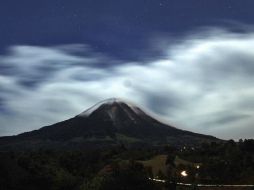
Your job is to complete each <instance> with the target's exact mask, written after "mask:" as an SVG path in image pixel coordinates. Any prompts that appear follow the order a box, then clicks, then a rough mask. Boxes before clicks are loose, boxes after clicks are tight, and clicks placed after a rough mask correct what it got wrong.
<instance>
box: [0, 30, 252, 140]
mask: <svg viewBox="0 0 254 190" xmlns="http://www.w3.org/2000/svg"><path fill="white" fill-rule="evenodd" d="M10 49H11V50H10V51H9V53H8V54H7V55H2V56H1V57H0V68H1V67H3V68H5V71H2V72H1V71H0V100H2V102H4V104H3V105H4V107H5V109H7V110H8V111H7V112H5V113H3V114H1V115H0V123H1V128H0V134H1V135H9V134H16V133H19V132H23V131H28V130H32V129H36V128H39V127H41V126H43V125H48V124H51V123H54V122H58V121H61V120H63V119H67V118H69V117H71V116H74V115H77V114H79V113H80V112H82V111H84V109H86V108H88V107H90V106H92V105H93V104H94V103H96V102H97V101H100V100H102V99H106V98H109V97H120V98H124V99H128V100H130V101H132V102H135V103H137V104H138V105H140V106H142V107H143V108H145V109H147V110H150V111H152V112H154V113H155V114H157V115H159V116H160V117H161V118H163V119H164V120H166V121H170V122H171V123H173V124H175V125H176V126H177V127H180V128H184V129H187V130H192V131H195V132H200V133H206V134H212V135H215V136H217V137H220V138H240V137H242V138H253V137H254V132H253V128H252V123H253V122H252V121H253V120H254V117H253V114H254V101H253V100H252V99H253V96H254V87H253V85H252V82H253V81H254V33H245V34H237V33H232V32H228V31H223V30H214V31H211V32H209V33H207V32H204V33H198V34H194V35H190V36H189V37H187V38H185V39H184V40H182V41H181V43H179V44H177V45H175V44H174V45H171V46H167V47H165V50H164V51H165V56H164V57H163V58H161V59H158V60H155V61H147V62H146V63H142V64H141V63H138V62H131V63H122V62H121V63H120V62H119V64H115V63H116V62H117V60H114V59H111V58H108V57H106V56H105V55H102V54H101V53H95V52H92V51H91V49H89V47H88V46H85V45H79V44H77V45H69V46H57V47H34V46H14V47H11V48H10ZM108 61H111V62H112V63H114V64H112V65H111V66H107V67H105V66H104V67H102V66H100V64H101V62H108ZM108 65H110V64H108ZM23 81H29V82H30V83H31V84H33V85H31V86H30V87H29V85H28V86H27V85H26V84H25V85H24V82H23ZM30 83H29V84H30ZM0 105H1V104H0ZM2 109H3V108H2ZM0 111H1V107H0ZM2 112H3V111H2Z"/></svg>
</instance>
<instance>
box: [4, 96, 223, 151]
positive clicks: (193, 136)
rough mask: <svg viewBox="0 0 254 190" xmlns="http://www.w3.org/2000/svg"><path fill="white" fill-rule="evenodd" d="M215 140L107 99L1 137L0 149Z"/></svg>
mask: <svg viewBox="0 0 254 190" xmlns="http://www.w3.org/2000/svg"><path fill="white" fill-rule="evenodd" d="M217 140H218V139H217V138H215V137H212V136H208V135H202V134H197V133H193V132H190V131H185V130H181V129H178V128H175V127H173V126H171V125H167V124H164V123H162V122H160V121H159V120H157V119H155V118H153V117H152V116H150V115H148V114H147V113H146V112H144V111H143V110H142V109H140V108H139V107H137V106H136V105H133V104H130V103H128V102H125V101H122V100H119V99H116V98H111V99H107V100H104V101H101V102H99V103H97V104H95V105H94V106H92V107H91V108H89V109H87V110H86V111H84V112H82V113H80V114H79V115H77V116H75V117H73V118H71V119H68V120H65V121H62V122H59V123H56V124H53V125H50V126H45V127H42V128H41V129H39V130H34V131H31V132H26V133H22V134H19V135H17V136H10V137H1V138H0V150H1V149H6V148H10V147H11V148H12V149H19V148H21V149H22V148H24V147H25V148H38V147H40V148H66V147H68V148H70V147H71V148H95V147H104V146H116V145H120V144H124V145H126V146H144V145H147V146H159V145H165V144H172V145H174V146H182V145H189V146H190V145H191V146H193V145H196V144H199V143H201V142H211V141H217Z"/></svg>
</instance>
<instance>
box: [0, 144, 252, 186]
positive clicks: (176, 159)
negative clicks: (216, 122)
mask: <svg viewBox="0 0 254 190" xmlns="http://www.w3.org/2000/svg"><path fill="white" fill-rule="evenodd" d="M162 154H163V155H168V156H167V165H166V164H165V167H166V172H161V171H159V172H158V173H157V174H155V173H153V172H152V171H153V170H152V168H149V167H147V166H146V167H145V166H144V165H143V164H142V163H144V162H142V160H150V159H152V158H154V157H155V158H156V161H159V160H163V159H158V157H156V156H157V155H162ZM180 158H181V159H180ZM164 160H165V159H164ZM145 163H150V162H149V161H148V162H145ZM151 163H153V164H154V161H151ZM194 163H199V165H200V168H195V166H196V165H195V164H194ZM160 165H161V164H160ZM182 170H186V171H187V173H188V176H186V177H182V176H181V175H180V172H181V171H182ZM148 177H152V178H155V177H158V178H164V179H165V180H168V182H167V183H166V184H159V183H155V182H153V181H151V180H149V179H148ZM174 180H175V181H182V182H190V183H209V184H211V183H214V184H216V183H220V184H237V183H238V184H241V183H242V184H251V183H253V182H254V140H244V141H242V140H240V141H239V142H237V143H236V142H234V141H232V140H231V141H228V142H223V143H211V144H202V145H201V146H199V147H187V146H186V147H182V148H179V149H176V148H174V147H170V146H165V147H163V148H158V147H157V148H143V149H127V148H125V147H124V146H119V147H115V148H109V149H107V150H93V151H91V150H90V151H88V150H87V151H86V150H80V151H53V150H50V151H49V150H37V151H25V152H24V151H22V152H1V153H0V189H1V190H12V189H15V190H16V189H17V190H37V189H38V190H45V189H47V190H51V189H52V190H60V189H61V190H64V189H66V190H72V189H73V190H88V189H89V190H93V189H94V190H107V189H110V190H114V189H134V190H135V189H148V190H149V189H162V186H166V187H167V188H170V185H171V184H170V181H174ZM171 188H172V185H171Z"/></svg>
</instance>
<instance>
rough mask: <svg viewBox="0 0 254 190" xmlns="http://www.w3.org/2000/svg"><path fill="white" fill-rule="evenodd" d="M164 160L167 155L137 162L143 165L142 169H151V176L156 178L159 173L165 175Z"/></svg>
mask: <svg viewBox="0 0 254 190" xmlns="http://www.w3.org/2000/svg"><path fill="white" fill-rule="evenodd" d="M166 160H167V155H163V154H162V155H157V156H155V157H153V158H152V159H150V160H146V161H139V162H140V163H142V164H143V165H144V167H151V168H152V172H153V175H154V176H156V175H157V174H158V172H159V171H161V172H162V173H163V174H164V175H166V168H167V167H166Z"/></svg>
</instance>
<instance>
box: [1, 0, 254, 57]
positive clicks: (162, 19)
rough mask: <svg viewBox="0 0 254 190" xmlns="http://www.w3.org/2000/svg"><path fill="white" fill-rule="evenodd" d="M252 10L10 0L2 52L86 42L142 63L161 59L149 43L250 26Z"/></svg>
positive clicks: (219, 4) (199, 1) (192, 1)
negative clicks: (194, 32)
mask: <svg viewBox="0 0 254 190" xmlns="http://www.w3.org/2000/svg"><path fill="white" fill-rule="evenodd" d="M253 6H254V2H253V1H252V0H245V1H239V0H107V1H102V0H73V1H69V0H43V1H34V0H24V1H22V2H21V1H18V0H16V1H13V0H8V1H7V0H6V1H1V2H0V36H1V38H0V48H1V51H4V50H5V49H6V47H8V46H9V45H12V44H24V45H40V46H41V45H42V46H45V45H59V44H74V43H85V44H89V45H91V47H92V48H93V49H94V50H96V51H99V52H105V53H107V54H109V55H112V56H115V57H118V58H121V59H127V60H129V59H131V60H136V59H144V55H143V53H145V54H146V57H145V58H147V56H148V55H150V56H151V57H153V56H158V52H156V51H155V50H153V48H151V47H150V46H149V44H150V41H151V40H152V39H153V38H156V37H158V36H160V35H166V36H168V35H171V36H181V35H183V34H184V33H187V32H190V31H191V30H195V29H196V28H198V27H203V26H218V25H223V26H225V25H232V26H233V25H234V24H233V23H231V22H234V23H236V22H239V23H241V24H252V23H253V17H254V13H253ZM140 49H142V52H140ZM147 52H149V54H148V53H147Z"/></svg>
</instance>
